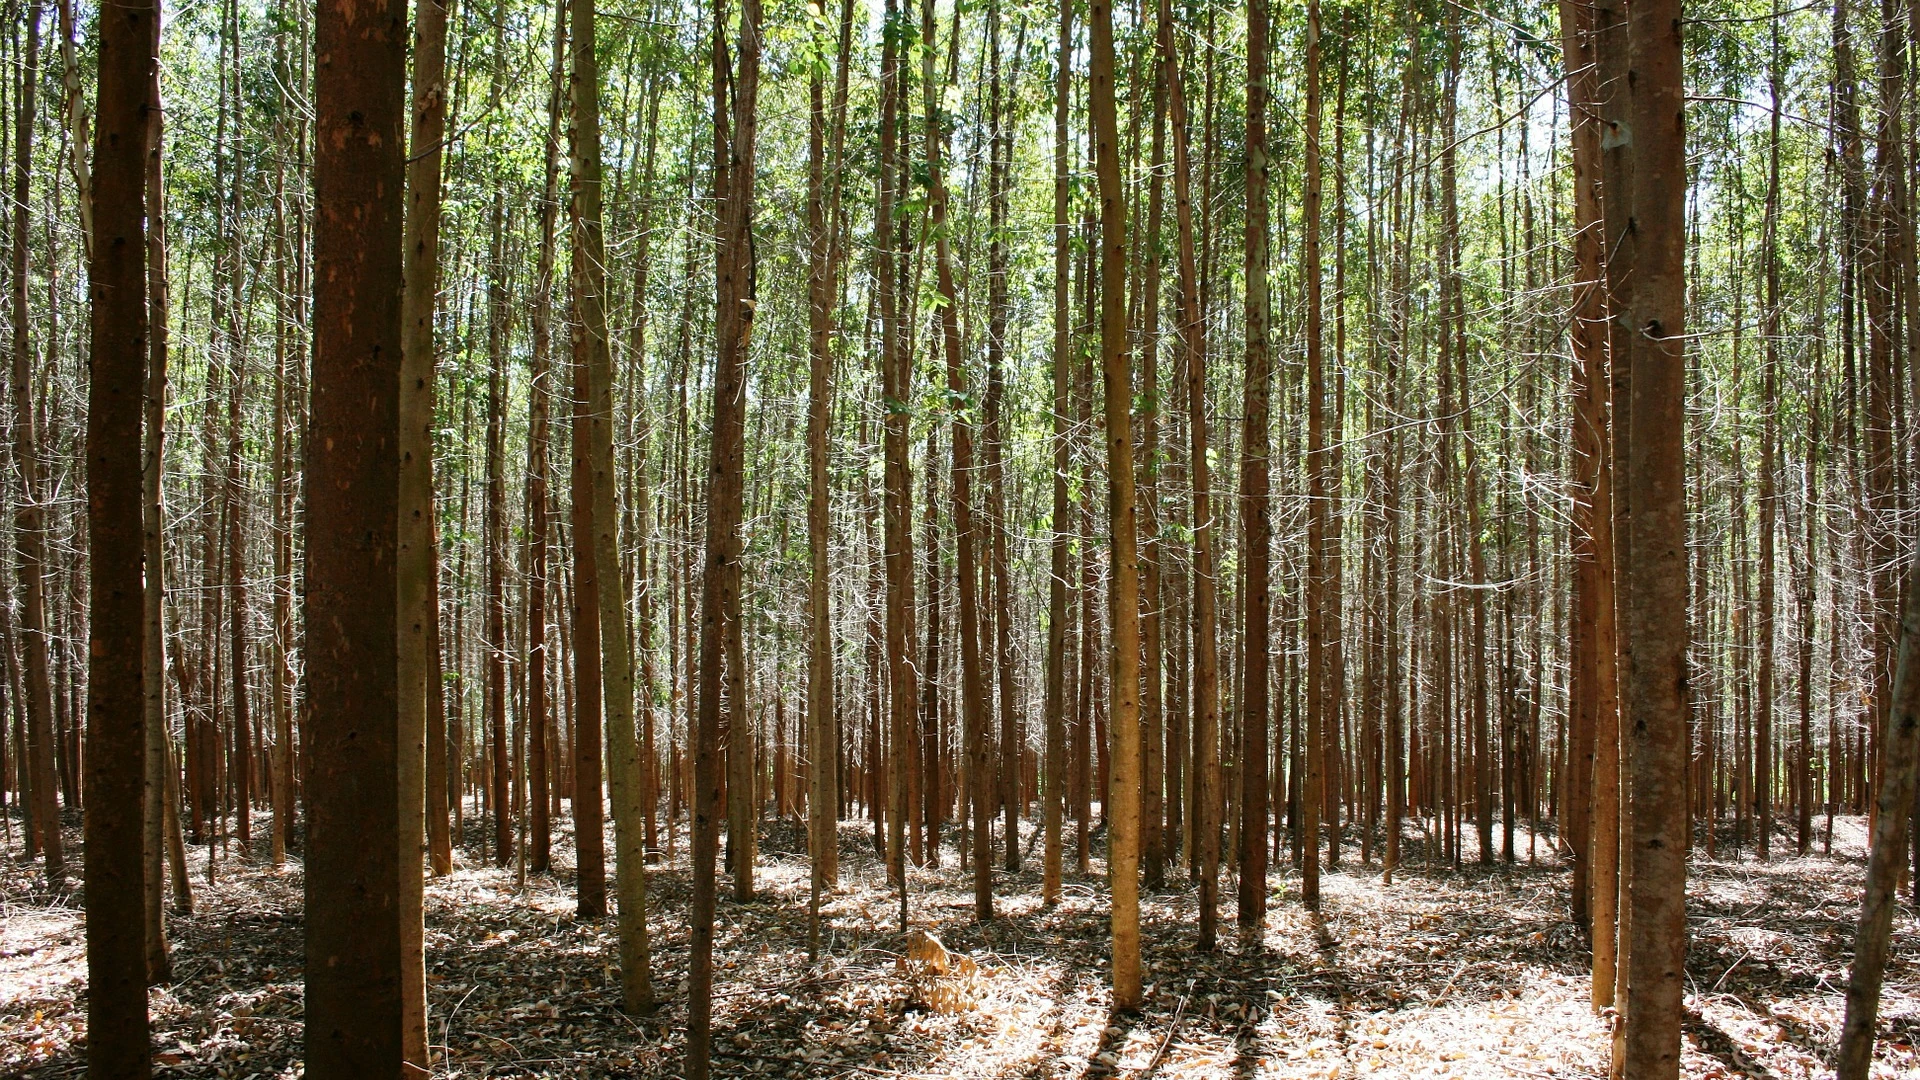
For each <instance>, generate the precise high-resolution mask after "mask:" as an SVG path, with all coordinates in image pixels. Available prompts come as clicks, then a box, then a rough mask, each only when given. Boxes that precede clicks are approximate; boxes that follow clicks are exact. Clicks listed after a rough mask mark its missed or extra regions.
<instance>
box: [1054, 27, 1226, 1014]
mask: <svg viewBox="0 0 1920 1080" xmlns="http://www.w3.org/2000/svg"><path fill="white" fill-rule="evenodd" d="M1256 2H1260V0H1256ZM1088 12H1089V16H1088V18H1089V22H1090V25H1091V30H1092V33H1091V47H1090V49H1089V56H1088V60H1089V67H1090V79H1089V91H1088V98H1089V106H1090V108H1089V112H1090V113H1091V114H1092V128H1093V138H1094V146H1095V150H1094V172H1095V174H1096V176H1097V179H1098V184H1099V191H1100V367H1101V373H1102V380H1101V381H1102V385H1103V390H1104V394H1105V406H1106V408H1105V412H1106V439H1107V526H1108V530H1109V543H1110V548H1109V565H1108V568H1107V572H1108V578H1107V605H1108V608H1107V610H1108V618H1109V619H1110V620H1111V624H1110V625H1111V632H1112V635H1113V638H1112V648H1111V649H1110V650H1109V651H1108V657H1109V659H1108V665H1109V666H1108V671H1109V677H1108V702H1109V705H1110V708H1111V714H1110V716H1111V724H1112V728H1111V730H1112V745H1113V751H1112V754H1113V761H1112V774H1111V781H1110V783H1109V784H1108V785H1107V787H1106V789H1105V790H1104V791H1103V792H1102V796H1101V806H1102V808H1103V809H1104V810H1105V811H1106V814H1107V821H1108V824H1109V826H1110V829H1111V831H1110V832H1109V833H1108V838H1107V875H1108V878H1109V887H1110V888H1111V890H1112V897H1113V904H1112V910H1113V914H1112V923H1113V928H1112V929H1113V1006H1114V1008H1116V1009H1133V1008H1138V1007H1139V1005H1140V994H1141V986H1140V788H1141V773H1140V769H1141V763H1140V757H1141V754H1140V741H1141V740H1140V563H1139V552H1138V529H1139V526H1138V523H1137V522H1136V520H1135V513H1136V508H1135V504H1134V486H1133V372H1132V355H1131V351H1130V350H1129V348H1128V343H1127V292H1126V289H1127V212H1126V198H1125V193H1124V191H1123V190H1122V188H1121V186H1120V137H1119V130H1118V128H1119V124H1118V120H1117V117H1116V111H1117V110H1116V108H1115V105H1114V58H1113V52H1114V49H1113V7H1112V4H1111V3H1110V0H1092V3H1091V4H1090V5H1089V8H1088Z"/></svg>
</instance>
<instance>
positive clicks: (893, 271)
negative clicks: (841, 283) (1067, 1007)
mask: <svg viewBox="0 0 1920 1080" xmlns="http://www.w3.org/2000/svg"><path fill="white" fill-rule="evenodd" d="M886 18H887V19H888V21H889V23H890V24H891V23H892V21H893V20H896V19H900V18H904V15H903V14H902V13H901V12H900V10H899V5H898V3H897V0H887V15H886ZM894 38H895V35H893V34H888V35H886V40H885V42H884V43H883V45H882V48H881V58H880V84H881V107H880V111H881V116H880V193H879V198H878V200H877V202H876V207H875V210H876V215H875V216H876V222H877V224H876V226H875V234H876V235H875V243H876V246H877V248H878V250H879V252H880V259H879V268H878V269H879V277H880V285H879V294H880V295H879V303H880V321H881V331H880V340H881V361H880V382H881V389H880V392H881V397H882V399H883V405H884V407H885V422H884V425H883V426H884V439H883V442H884V444H885V449H884V456H885V458H886V466H885V468H886V475H885V487H884V491H885V494H884V509H883V513H882V517H883V518H884V527H885V533H886V577H887V619H886V627H887V682H888V685H889V686H890V688H891V689H890V697H891V701H892V735H893V737H892V748H893V749H892V755H891V759H890V763H889V768H888V772H889V781H888V784H889V788H890V792H889V794H890V796H891V799H892V809H891V813H890V815H889V818H888V826H887V865H888V868H889V869H888V873H889V874H890V875H892V878H893V883H894V885H895V886H896V887H897V888H898V889H899V890H900V924H901V928H902V929H903V930H904V929H905V928H906V921H907V867H906V858H907V855H906V842H907V836H906V826H907V814H908V812H909V804H908V802H907V782H908V759H909V755H910V750H909V748H908V743H909V741H910V740H911V739H912V738H913V719H914V708H915V703H916V702H917V701H918V700H919V697H920V694H919V669H918V666H917V664H916V661H915V659H914V634H913V615H914V600H913V483H912V476H911V474H910V472H909V465H908V460H907V459H908V455H909V454H910V452H911V448H910V447H909V445H908V441H909V430H908V429H909V427H910V426H911V423H910V422H911V420H912V411H911V410H912V404H911V402H912V400H913V381H912V380H913V372H912V365H911V358H910V355H909V353H910V349H909V346H908V343H907V342H906V341H905V340H904V338H905V322H906V320H905V318H904V315H905V311H904V306H905V304H906V301H907V298H906V297H903V296H901V295H900V289H899V282H898V274H899V271H900V269H901V268H900V266H899V247H900V243H899V241H897V240H896V235H897V234H896V232H895V229H896V228H897V226H896V224H895V222H894V220H893V219H894V208H895V205H896V203H897V201H898V199H899V197H900V195H901V194H902V193H901V192H899V191H898V190H897V189H896V184H897V183H898V180H899V176H900V159H901V156H902V155H903V153H904V150H903V147H902V145H901V144H902V142H903V141H904V140H903V137H902V134H901V131H900V128H901V126H902V122H901V112H902V103H901V86H900V83H901V78H902V76H901V70H900V65H901V58H900V56H899V55H898V50H897V47H896V45H895V41H894Z"/></svg>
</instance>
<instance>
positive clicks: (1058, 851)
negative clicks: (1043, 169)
mask: <svg viewBox="0 0 1920 1080" xmlns="http://www.w3.org/2000/svg"><path fill="white" fill-rule="evenodd" d="M1058 44H1059V61H1058V64H1057V69H1056V80H1055V84H1054V91H1053V94H1054V100H1053V431H1052V435H1051V443H1052V450H1053V516H1052V518H1051V519H1050V525H1049V530H1050V531H1051V533H1052V534H1053V535H1052V539H1051V542H1050V544H1049V545H1048V547H1049V557H1050V569H1051V572H1050V573H1049V574H1048V577H1047V689H1046V705H1045V711H1046V727H1047V730H1046V775H1047V786H1046V793H1045V797H1046V806H1045V807H1044V808H1043V810H1042V828H1043V829H1044V830H1045V832H1046V852H1045V856H1044V858H1045V865H1044V869H1043V872H1042V876H1041V886H1040V901H1041V903H1042V904H1044V905H1047V906H1049V907H1051V906H1053V905H1054V904H1058V903H1059V902H1060V889H1061V864H1062V862H1063V861H1064V851H1063V849H1062V843H1061V825H1062V819H1063V818H1064V817H1065V816H1066V814H1065V811H1066V783H1067V735H1066V725H1067V693H1068V675H1067V661H1068V656H1067V620H1068V618H1069V617H1070V616H1069V615H1068V610H1067V606H1068V605H1067V575H1068V574H1069V573H1070V572H1071V566H1070V561H1069V560H1070V558H1071V555H1072V546H1073V540H1072V537H1071V535H1070V534H1069V533H1068V531H1067V521H1068V514H1069V512H1070V510H1069V503H1068V499H1067V469H1068V461H1069V455H1070V449H1071V444H1070V443H1069V442H1068V431H1069V430H1070V429H1069V427H1068V423H1069V421H1068V417H1067V409H1068V385H1069V382H1070V374H1071V370H1072V364H1073V358H1072V355H1071V354H1072V349H1073V327H1072V325H1071V323H1070V322H1069V319H1070V318H1071V316H1070V315H1069V313H1068V299H1069V298H1068V289H1069V282H1070V278H1071V271H1070V266H1071V259H1072V252H1071V244H1072V234H1071V229H1072V224H1071V223H1070V222H1069V221H1068V219H1067V198H1068V192H1069V190H1070V189H1069V181H1070V173H1069V171H1068V154H1069V153H1070V151H1069V149H1068V130H1067V118H1068V117H1069V116H1070V115H1071V103H1070V102H1069V100H1068V98H1069V97H1070V94H1071V90H1072V87H1073V0H1060V40H1059V43H1058Z"/></svg>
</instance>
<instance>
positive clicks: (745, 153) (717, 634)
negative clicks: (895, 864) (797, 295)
mask: <svg viewBox="0 0 1920 1080" xmlns="http://www.w3.org/2000/svg"><path fill="white" fill-rule="evenodd" d="M727 23H728V19H727V12H726V9H725V7H724V6H719V7H716V9H715V12H714V23H713V123H714V155H715V163H714V193H715V195H716V196H717V199H716V209H717V212H718V214H719V237H718V238H719V244H718V249H717V251H716V273H715V305H714V319H715V334H716V341H717V345H718V352H717V354H716V356H715V359H714V376H713V427H712V431H713V436H712V440H711V442H710V444H709V445H710V454H711V458H710V466H709V473H708V475H709V476H710V477H711V478H712V479H711V481H710V483H709V485H708V489H707V566H706V572H705V574H704V575H703V576H702V581H703V583H702V587H701V612H700V685H699V704H698V709H699V713H698V716H697V718H696V729H695V751H694V798H693V926H692V956H691V959H690V961H689V968H690V972H689V974H690V978H689V991H688V1007H687V1076H688V1078H689V1080H706V1078H707V1076H708V1070H709V1066H710V1060H709V1058H710V1052H711V1042H710V1040H711V1038H712V1030H711V1023H712V1009H713V919H714V901H715V892H716V889H715V882H714V875H713V861H714V854H715V849H716V847H717V846H718V844H717V841H718V822H717V821H716V820H715V814H716V813H717V812H718V810H719V797H720V790H719V789H720V779H721V778H720V773H719V766H720V761H719V756H720V734H721V731H720V717H721V708H720V706H721V700H720V690H721V676H722V670H721V669H722V666H723V659H725V660H731V661H733V662H735V664H736V665H737V659H738V654H737V653H735V655H734V656H732V657H725V656H724V654H726V653H728V652H733V650H731V649H729V648H728V644H729V643H728V641H727V639H728V638H729V637H731V636H732V633H731V632H730V631H729V624H731V626H732V627H733V628H734V632H737V628H738V626H739V619H740V558H741V542H740V523H741V515H742V498H741V496H742V484H743V480H744V475H745V470H744V467H743V466H744V461H743V453H742V446H743V442H744V434H745V430H744V429H745V421H746V376H747V343H748V341H749V340H751V335H752V332H753V316H754V298H753V292H752V289H753V264H752V261H751V260H752V257H753V256H752V251H751V246H750V245H751V229H752V224H753V217H752V195H753V127H754V104H755V101H756V96H757V94H758V90H759V72H760V51H759V50H760V44H759V43H760V3H759V0H743V3H742V5H741V12H740V38H739V51H740V63H739V71H738V74H737V75H736V74H735V73H734V71H733V65H732V64H731V63H729V61H728V56H727V53H728V50H727V44H726V27H727ZM729 88H731V89H732V94H729V92H728V91H729ZM730 99H731V100H730ZM742 127H744V128H745V130H744V131H742V130H741V129H742ZM736 640H737V639H736ZM728 681H729V683H730V684H731V685H730V686H729V689H730V690H731V691H735V692H736V693H737V690H738V689H739V688H740V687H741V686H743V685H744V680H743V679H741V678H740V676H739V673H738V671H737V667H736V670H735V672H734V673H733V674H732V676H731V677H730V678H729V680H728ZM728 708H729V710H730V712H731V713H732V719H733V735H734V737H738V735H739V734H741V733H743V732H744V730H745V720H744V718H745V715H746V713H745V709H744V707H743V703H742V702H741V701H740V700H739V698H738V697H737V696H734V697H733V699H732V700H731V701H730V702H729V704H728Z"/></svg>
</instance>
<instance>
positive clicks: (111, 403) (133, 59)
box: [75, 0, 159, 1077]
mask: <svg viewBox="0 0 1920 1080" xmlns="http://www.w3.org/2000/svg"><path fill="white" fill-rule="evenodd" d="M158 17H159V13H158V11H157V10H156V9H155V7H154V5H153V4H151V3H149V2H147V0H134V2H132V3H129V4H128V5H127V6H126V7H124V8H121V9H116V11H115V12H114V15H113V17H112V18H107V19H101V20H100V24H99V42H98V44H99V65H98V77H99V83H98V102H99V110H100V117H99V128H98V139H97V141H96V142H95V143H94V146H93V170H94V187H93V191H92V193H91V195H92V198H93V200H94V211H93V213H94V227H95V228H96V229H97V230H98V231H99V235H100V236H101V237H102V238H104V242H99V243H95V244H93V245H92V246H91V250H90V251H89V253H88V259H87V299H88V308H89V312H90V314H91V316H92V319H91V322H92V326H91V335H90V338H91V341H90V343H91V349H90V351H89V353H88V357H89V360H88V378H87V421H86V455H87V583H88V588H87V599H88V610H87V615H88V619H87V749H86V786H87V792H86V802H87V815H86V821H85V833H86V860H85V864H86V865H85V873H86V890H87V894H86V908H87V928H86V937H87V1066H88V1072H89V1074H90V1075H93V1076H99V1077H139V1076H146V1075H147V1074H148V1071H149V1069H150V1068H151V1061H150V1058H151V1046H150V1040H149V1036H148V1020H147V971H148V956H147V932H146V931H147V911H148V904H147V889H146V868H147V860H146V858H145V856H144V846H145V844H144V842H145V840H146V835H145V834H146V828H145V818H146V816H147V807H148V802H149V800H147V799H146V798H145V796H144V794H143V793H144V791H145V789H146V787H147V783H146V780H147V771H148V770H147V755H148V748H147V736H146V715H147V707H146V692H145V685H144V682H145V677H144V670H143V669H144V667H145V649H144V648H143V640H144V638H145V634H146V631H145V626H146V619H145V614H146V613H145V611H144V607H145V603H144V599H143V589H144V585H143V582H142V580H141V565H140V564H141V553H142V550H143V548H144V546H145V540H144V533H145V528H144V520H145V515H144V513H143V505H142V497H141V496H142V487H143V486H144V485H143V484H142V476H141V473H142V469H141V438H140V427H141V412H142V398H143V397H144V394H145V390H146V374H147V360H148V348H149V342H148V339H147V334H148V323H147V319H148V310H147V236H146V181H147V147H148V145H149V144H150V143H151V142H152V128H153V125H152V122H151V119H150V115H149V108H148V107H149V105H150V104H151V103H152V96H151V95H152V86H153V81H154V79H155V75H154V69H155V68H156V67H157V66H158V64H159V56H158V54H157V52H156V49H155V46H156V45H157V44H158V42H159V35H158V33H157V32H156V30H155V28H154V25H153V24H154V21H155V20H156V19H157V18H158ZM80 152H81V151H80V148H79V147H75V155H76V156H78V155H79V154H80ZM83 197H84V196H83Z"/></svg>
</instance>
